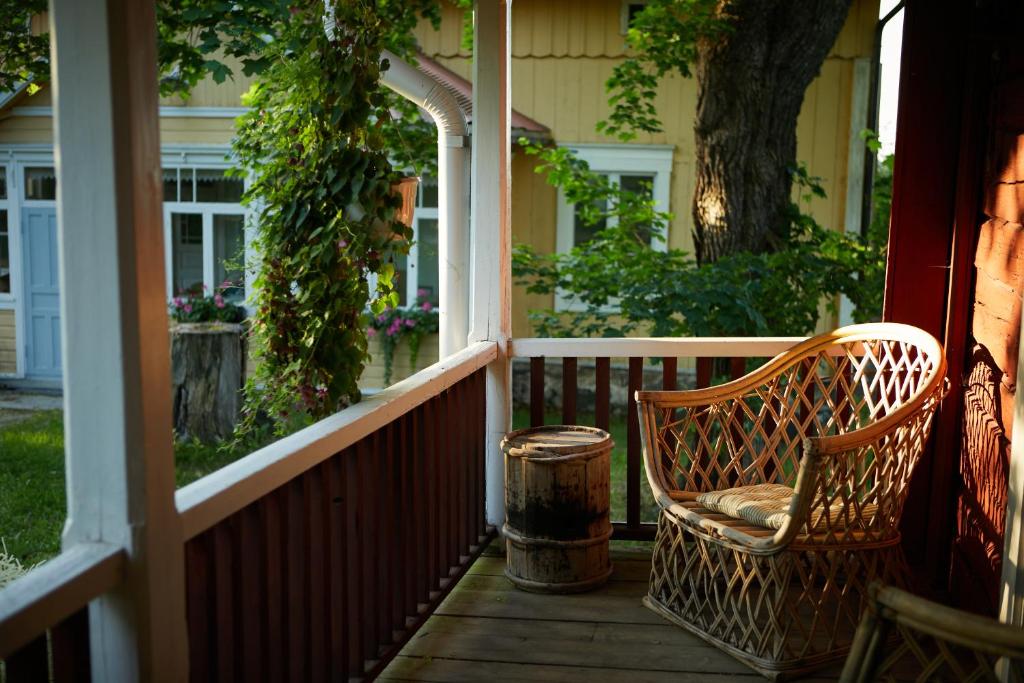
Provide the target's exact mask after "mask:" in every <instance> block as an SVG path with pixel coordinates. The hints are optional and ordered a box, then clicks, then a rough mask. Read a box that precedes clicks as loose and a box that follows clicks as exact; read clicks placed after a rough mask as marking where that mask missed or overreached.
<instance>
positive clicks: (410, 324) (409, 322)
mask: <svg viewBox="0 0 1024 683" xmlns="http://www.w3.org/2000/svg"><path fill="white" fill-rule="evenodd" d="M405 326H406V327H409V328H412V327H416V321H415V320H413V319H412V318H408V319H406V321H405Z"/></svg>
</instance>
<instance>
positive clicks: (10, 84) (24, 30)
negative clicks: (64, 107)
mask: <svg viewBox="0 0 1024 683" xmlns="http://www.w3.org/2000/svg"><path fill="white" fill-rule="evenodd" d="M46 7H47V2H46V0H14V1H13V2H12V1H11V0H6V1H4V2H0V45H2V46H3V47H0V92H9V91H11V90H14V88H15V87H16V86H17V85H18V84H19V83H26V82H33V81H37V80H39V77H40V76H42V77H43V80H47V79H48V78H49V74H50V60H49V57H50V55H49V38H48V35H49V34H47V33H45V32H43V33H39V34H37V35H32V33H31V31H30V22H31V19H32V17H34V16H38V15H39V14H41V13H42V12H45V11H46Z"/></svg>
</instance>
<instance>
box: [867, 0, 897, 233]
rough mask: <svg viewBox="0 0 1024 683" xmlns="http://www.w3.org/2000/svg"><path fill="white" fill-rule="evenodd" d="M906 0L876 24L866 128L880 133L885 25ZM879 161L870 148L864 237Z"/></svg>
mask: <svg viewBox="0 0 1024 683" xmlns="http://www.w3.org/2000/svg"><path fill="white" fill-rule="evenodd" d="M904 4H905V0H900V1H899V2H897V3H896V6H895V7H893V8H892V9H891V10H890V11H889V13H888V14H886V15H885V16H884V17H882V18H881V19H879V20H878V23H877V24H875V37H874V43H873V44H872V48H871V86H870V90H869V91H868V118H867V126H866V128H867V129H868V130H870V131H872V132H874V133H876V134H877V133H878V130H877V128H878V104H879V102H878V99H879V96H880V95H879V91H880V81H881V79H882V69H881V61H882V31H884V30H885V25H886V24H888V23H889V20H890V19H892V18H893V17H895V16H896V15H897V14H899V12H900V10H902V9H903V5H904ZM877 162H878V158H877V155H876V154H875V153H874V152H872V151H871V150H868V154H866V155H865V156H864V184H863V186H862V187H861V213H860V234H861V236H862V237H866V236H867V234H868V227H870V225H871V213H872V212H871V208H872V204H873V202H872V195H873V194H874V192H873V191H874V187H875V164H876V163H877Z"/></svg>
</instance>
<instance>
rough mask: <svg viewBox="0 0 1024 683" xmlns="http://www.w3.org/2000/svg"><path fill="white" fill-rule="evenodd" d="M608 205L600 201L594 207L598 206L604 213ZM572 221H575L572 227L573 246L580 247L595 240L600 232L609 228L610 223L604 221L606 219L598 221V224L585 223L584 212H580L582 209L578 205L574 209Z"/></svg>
mask: <svg viewBox="0 0 1024 683" xmlns="http://www.w3.org/2000/svg"><path fill="white" fill-rule="evenodd" d="M607 204H608V203H607V202H605V201H600V202H595V203H594V206H596V207H597V209H598V210H599V211H604V210H605V208H606V207H607ZM572 220H573V227H572V244H573V246H579V245H581V244H583V243H585V242H589V241H590V240H592V239H594V236H595V235H596V234H597V233H598V232H600V231H601V230H604V229H605V228H606V227H607V225H608V221H607V220H606V219H604V218H602V219H601V220H599V221H597V222H596V223H592V224H590V225H588V224H586V223H584V222H583V218H582V212H581V211H580V207H579V206H578V205H577V206H576V207H574V208H573V219H572Z"/></svg>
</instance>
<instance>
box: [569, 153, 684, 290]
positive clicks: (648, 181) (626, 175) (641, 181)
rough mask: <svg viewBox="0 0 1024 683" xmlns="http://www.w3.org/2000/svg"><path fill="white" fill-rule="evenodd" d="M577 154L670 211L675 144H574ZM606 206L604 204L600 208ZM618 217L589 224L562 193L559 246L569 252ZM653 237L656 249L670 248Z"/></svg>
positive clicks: (608, 175)
mask: <svg viewBox="0 0 1024 683" xmlns="http://www.w3.org/2000/svg"><path fill="white" fill-rule="evenodd" d="M570 148H571V149H572V150H573V151H574V152H576V154H577V156H578V157H579V158H580V159H582V160H584V161H586V162H587V164H588V165H589V166H590V170H592V171H595V172H597V173H600V174H601V175H602V176H604V177H605V178H608V179H609V180H611V181H612V182H614V183H615V184H617V185H618V186H619V187H621V188H622V189H624V190H630V191H633V192H636V193H642V194H645V195H647V196H648V197H653V199H654V200H655V202H656V206H657V208H658V210H659V211H669V210H670V206H669V195H670V180H671V175H672V150H673V148H672V146H670V145H583V144H581V145H571V146H570ZM600 208H603V207H600ZM614 220H615V218H614V217H612V218H609V219H607V221H606V220H602V221H601V222H600V223H598V224H596V225H586V224H585V223H584V222H583V221H582V220H581V219H580V211H579V207H578V206H575V205H572V204H569V202H568V200H566V198H565V194H564V193H562V192H561V191H559V193H558V216H557V236H556V247H557V250H558V251H559V252H562V253H565V252H567V251H569V250H570V249H572V248H573V247H574V246H576V245H578V244H583V243H584V242H587V241H588V240H591V239H593V237H594V235H595V234H596V233H597V232H598V231H600V230H603V229H604V228H605V227H608V223H610V222H611V221H614ZM647 237H648V239H651V246H652V247H653V248H655V249H662V250H664V249H666V248H667V246H668V245H667V242H666V240H665V239H664V238H666V237H667V235H662V239H657V240H655V239H652V235H648V236H647ZM555 303H556V307H557V308H560V309H565V308H566V306H567V304H566V302H565V301H564V300H563V299H562V298H561V297H556V301H555Z"/></svg>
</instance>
